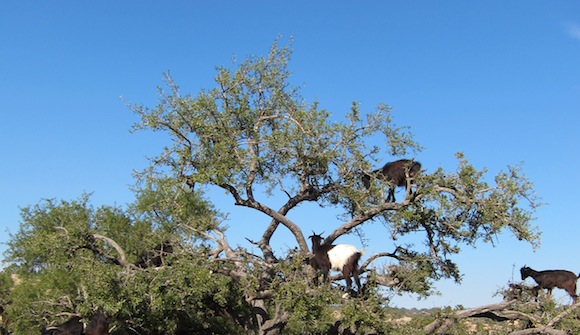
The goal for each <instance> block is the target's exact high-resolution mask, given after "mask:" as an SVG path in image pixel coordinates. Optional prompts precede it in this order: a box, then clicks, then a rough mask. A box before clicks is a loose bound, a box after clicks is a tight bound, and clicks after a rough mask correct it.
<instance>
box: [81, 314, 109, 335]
mask: <svg viewBox="0 0 580 335" xmlns="http://www.w3.org/2000/svg"><path fill="white" fill-rule="evenodd" d="M107 334H109V320H107V317H106V316H105V314H103V312H101V311H97V312H96V313H95V314H93V316H92V317H91V320H90V321H89V323H88V324H87V326H86V327H85V335H107Z"/></svg>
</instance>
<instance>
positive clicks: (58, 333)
mask: <svg viewBox="0 0 580 335" xmlns="http://www.w3.org/2000/svg"><path fill="white" fill-rule="evenodd" d="M41 333H42V335H81V334H82V333H83V323H82V322H81V317H80V316H78V315H75V316H73V317H71V318H70V319H68V320H67V321H66V322H64V323H61V324H60V325H56V326H52V327H46V328H43V329H42V330H41Z"/></svg>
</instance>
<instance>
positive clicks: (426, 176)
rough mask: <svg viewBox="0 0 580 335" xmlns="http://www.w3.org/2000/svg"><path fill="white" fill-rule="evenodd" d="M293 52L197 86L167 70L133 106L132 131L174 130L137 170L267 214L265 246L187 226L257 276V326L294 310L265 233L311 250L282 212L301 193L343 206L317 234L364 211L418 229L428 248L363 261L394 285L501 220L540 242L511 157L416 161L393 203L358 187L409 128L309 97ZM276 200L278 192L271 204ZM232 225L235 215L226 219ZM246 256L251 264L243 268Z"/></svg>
mask: <svg viewBox="0 0 580 335" xmlns="http://www.w3.org/2000/svg"><path fill="white" fill-rule="evenodd" d="M290 56H291V50H290V48H289V47H279V46H278V45H277V44H276V43H275V44H274V45H273V47H272V48H271V50H270V51H269V53H268V54H267V55H266V56H265V57H250V58H249V59H247V60H246V61H244V62H242V63H241V64H239V66H238V67H237V68H236V69H234V70H232V69H229V68H226V67H220V68H218V69H217V75H216V77H215V82H216V84H215V86H214V87H213V88H210V89H207V90H201V91H200V92H198V93H196V94H195V95H190V94H183V93H181V92H180V88H179V87H178V85H177V84H175V83H174V81H173V80H172V78H171V77H170V76H169V75H166V77H165V82H166V84H167V85H166V87H165V89H161V90H160V103H159V105H158V106H156V107H154V108H147V107H143V106H139V105H138V106H134V107H133V108H134V110H135V111H136V113H137V114H138V115H139V116H140V118H141V122H140V123H139V124H137V125H136V127H135V129H137V130H139V129H146V130H151V131H155V132H162V133H164V134H166V135H167V136H168V137H169V139H170V140H171V145H170V146H167V147H165V148H164V149H163V151H162V152H161V153H160V154H159V156H158V157H156V158H154V159H152V165H151V167H150V169H149V170H147V171H144V173H143V174H142V176H143V178H146V179H147V178H149V179H150V180H155V179H156V178H169V179H172V180H175V181H176V182H177V183H181V184H183V185H188V186H189V187H191V188H195V187H202V186H211V187H217V188H221V189H223V190H224V191H225V192H226V193H227V194H228V195H229V196H231V201H232V203H234V204H235V205H237V206H243V207H247V208H249V209H252V210H255V211H258V212H261V213H263V214H265V215H267V216H268V217H269V218H270V222H269V225H268V226H267V228H266V229H265V230H264V232H263V234H262V235H261V236H259V237H256V238H254V239H252V238H250V239H252V243H254V244H255V245H256V246H257V247H259V250H260V251H261V255H249V254H247V253H246V251H244V250H233V249H232V248H230V247H229V243H228V239H227V238H226V236H225V235H224V234H222V233H221V232H220V231H219V230H217V229H216V230H214V232H213V233H212V232H209V231H207V230H206V231H205V232H201V231H200V230H199V229H198V228H196V227H190V228H191V229H192V230H193V231H198V232H201V233H203V234H205V235H206V237H208V238H209V239H211V240H213V241H214V242H215V244H214V248H215V249H214V250H215V252H214V255H215V256H216V257H218V258H223V260H224V261H226V260H227V261H229V262H231V264H232V269H231V275H232V276H233V277H234V278H238V279H239V280H247V278H248V277H252V278H253V279H252V280H254V282H253V285H254V289H255V292H254V293H252V294H249V292H250V291H248V292H247V293H248V294H247V299H248V301H251V302H252V304H253V305H254V306H259V307H261V308H262V313H261V314H260V315H258V316H259V323H260V325H261V330H262V332H263V333H268V332H269V330H271V329H273V331H278V330H279V329H282V328H283V327H284V325H285V324H287V323H288V322H289V320H290V319H291V317H292V313H293V312H296V311H295V310H290V309H289V308H288V306H286V305H284V304H283V303H282V302H280V301H276V297H277V294H278V293H276V292H275V291H273V287H274V286H275V284H276V283H278V281H279V280H280V277H281V276H280V271H281V270H280V269H279V268H278V267H279V266H280V264H283V263H287V262H288V259H287V257H288V255H285V257H284V258H282V259H281V258H280V257H276V255H275V254H274V253H273V251H272V247H271V240H272V237H273V236H274V234H276V233H278V232H279V231H280V230H287V231H289V232H290V233H291V234H292V236H293V238H294V243H295V245H296V248H297V254H298V255H302V258H303V259H306V258H307V257H308V256H307V255H308V253H309V245H308V243H307V238H306V235H305V234H306V233H309V232H310V230H311V228H312V227H309V226H307V225H305V224H303V223H301V222H294V221H293V220H291V219H290V218H289V213H290V212H291V211H293V210H300V208H298V206H299V205H300V204H303V203H306V202H313V203H317V204H319V205H321V206H322V207H334V208H335V209H336V210H337V211H339V212H340V213H341V214H340V217H341V218H342V219H343V222H341V224H338V225H337V226H336V227H335V229H334V230H333V231H331V232H329V234H328V236H327V238H326V240H325V243H331V242H333V241H334V240H336V239H337V238H338V237H340V236H342V235H344V234H349V233H353V232H357V231H364V229H365V224H366V223H368V222H371V221H382V222H383V224H384V225H385V226H386V227H387V228H388V231H389V232H390V237H389V238H390V239H392V240H393V241H396V240H397V239H398V238H400V237H402V236H405V235H414V236H415V237H416V238H421V239H423V240H424V245H425V246H426V248H422V247H421V246H419V247H410V246H406V245H399V246H397V247H396V248H395V250H385V252H383V253H377V254H374V255H370V256H369V258H368V260H367V261H366V262H365V263H364V264H363V271H367V272H370V273H372V276H371V277H369V281H371V279H372V283H374V284H375V285H379V286H384V287H387V288H389V289H392V290H396V291H409V292H416V293H419V294H421V295H426V294H429V293H430V292H431V288H432V283H433V282H434V281H436V280H438V279H441V278H452V279H454V280H456V281H459V280H460V278H461V275H460V271H459V269H458V267H457V264H456V263H455V262H454V261H453V256H454V255H455V254H457V253H459V252H460V250H461V247H462V246H464V245H475V244H476V243H480V242H487V243H490V242H492V241H493V238H494V237H495V236H496V235H497V234H499V233H501V232H503V231H505V230H508V231H509V232H511V233H512V234H513V235H515V237H516V238H517V239H519V240H525V241H527V242H529V243H531V244H532V245H534V246H535V245H537V243H538V238H539V237H538V233H537V232H536V231H535V229H534V228H533V227H532V226H530V220H531V219H532V213H533V211H534V209H535V208H536V206H537V205H538V202H537V199H536V198H535V196H534V193H533V189H532V185H531V183H530V182H529V181H528V180H527V179H526V178H525V176H524V175H523V174H522V172H521V170H520V168H519V167H508V168H507V171H504V172H500V173H499V174H498V175H497V176H495V179H494V182H493V183H492V184H490V183H489V181H488V179H489V177H487V176H486V175H485V172H486V171H485V170H483V171H480V170H477V169H475V168H474V167H473V166H472V165H471V164H469V162H468V160H467V159H465V157H464V156H463V155H462V154H457V160H458V167H457V169H456V170H455V171H452V172H447V171H444V170H443V169H437V170H436V171H424V173H423V174H422V175H421V177H419V178H416V180H415V183H416V187H413V189H412V191H411V188H409V187H408V188H407V192H406V197H405V198H404V199H399V200H400V201H398V202H386V201H385V198H386V194H387V192H388V189H389V187H390V185H389V183H388V182H385V181H384V180H381V179H380V178H372V180H371V187H370V188H368V189H367V188H366V187H364V186H363V183H362V180H361V179H362V178H361V177H362V176H363V175H365V174H370V173H371V172H372V170H373V169H375V168H376V165H377V164H378V163H379V162H385V161H386V160H395V159H397V158H398V157H405V156H409V155H411V154H413V155H414V154H415V153H416V152H418V151H420V150H421V148H420V146H419V145H418V144H417V143H416V142H415V141H414V139H413V138H412V136H411V134H410V133H409V132H408V128H406V127H398V126H396V125H395V124H394V122H393V120H392V119H391V115H390V108H389V107H388V106H386V105H384V104H381V105H379V106H378V107H377V108H376V110H374V111H372V112H370V113H368V114H366V115H363V113H362V112H361V111H360V109H359V106H358V104H356V103H353V104H352V107H351V109H350V112H349V113H347V115H344V117H343V118H339V117H338V116H336V115H331V113H330V112H328V111H326V110H324V109H322V108H321V107H320V106H319V104H318V103H317V102H313V103H307V102H305V101H304V99H303V98H302V97H301V96H300V93H299V89H298V88H296V87H295V86H293V85H292V84H291V82H290V72H289V70H288V68H287V66H288V62H289V60H290ZM377 139H379V140H378V141H377ZM184 192H185V191H184ZM272 198H275V199H281V198H283V199H285V202H284V203H283V205H282V206H277V207H273V206H272V205H270V203H271V202H272V203H276V202H275V201H271V199H272ZM215 205H216V206H218V207H219V206H220V205H219V204H215ZM230 224H231V225H235V224H242V223H238V222H236V218H235V217H232V218H230ZM387 236H388V235H387ZM381 257H385V258H388V259H390V261H389V262H390V264H391V265H390V266H388V267H386V268H380V267H378V268H377V267H375V266H374V261H375V260H376V259H378V258H381ZM250 263H251V264H252V266H251V267H250V269H251V270H250V271H251V272H253V273H250V272H248V271H249V270H248V269H249V268H248V264H250ZM256 270H258V271H257V272H256ZM256 273H259V274H260V275H259V276H258V275H256ZM287 277H288V276H287V275H286V274H285V275H284V276H283V278H287ZM302 292H306V291H302Z"/></svg>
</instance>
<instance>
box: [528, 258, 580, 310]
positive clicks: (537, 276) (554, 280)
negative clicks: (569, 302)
mask: <svg viewBox="0 0 580 335" xmlns="http://www.w3.org/2000/svg"><path fill="white" fill-rule="evenodd" d="M520 273H521V275H522V280H526V278H528V277H532V278H534V280H535V281H536V283H538V286H536V287H535V288H534V292H535V294H536V295H537V294H538V290H541V289H547V290H548V301H550V298H551V296H552V289H553V288H554V287H557V288H561V289H564V290H566V292H568V294H569V295H570V296H571V297H572V299H574V302H576V300H577V298H578V295H577V294H576V281H577V280H578V277H580V275H578V276H576V274H574V273H572V272H570V271H566V270H545V271H536V270H534V269H532V268H530V267H528V266H524V267H523V268H521V269H520Z"/></svg>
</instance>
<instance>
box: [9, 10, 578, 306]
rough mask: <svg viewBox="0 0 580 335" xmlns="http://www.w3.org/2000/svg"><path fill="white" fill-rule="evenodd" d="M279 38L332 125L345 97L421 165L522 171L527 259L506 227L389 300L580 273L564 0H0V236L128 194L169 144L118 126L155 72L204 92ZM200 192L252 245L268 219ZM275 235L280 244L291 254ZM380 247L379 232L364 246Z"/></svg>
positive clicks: (308, 213)
mask: <svg viewBox="0 0 580 335" xmlns="http://www.w3.org/2000/svg"><path fill="white" fill-rule="evenodd" d="M278 36H281V37H280V41H281V43H283V44H285V43H286V42H287V41H288V39H289V38H290V37H292V40H293V42H292V46H293V49H294V54H293V57H292V61H291V63H290V69H291V70H292V72H293V77H292V81H293V83H295V84H296V85H301V86H302V94H303V96H304V97H305V98H306V99H307V100H309V101H312V100H314V99H317V100H318V101H320V105H321V107H322V108H325V109H327V110H328V111H330V112H331V113H332V114H333V117H337V118H340V117H341V116H342V115H343V114H344V113H345V112H346V111H348V110H349V108H350V105H351V102H352V101H358V102H360V104H361V108H362V109H363V111H368V112H371V111H372V110H374V108H375V107H376V106H377V104H378V103H380V102H384V103H387V104H389V105H391V106H392V107H393V116H394V119H395V122H396V123H397V124H398V125H401V126H403V125H408V126H410V127H411V131H412V133H413V134H414V135H415V139H416V140H417V141H418V142H419V143H420V144H421V145H422V146H423V147H424V151H422V152H421V153H419V154H418V155H417V159H418V160H420V161H421V162H422V163H423V166H424V168H426V169H427V171H433V170H435V169H436V168H437V167H439V166H442V167H443V168H445V169H447V170H451V171H452V170H453V169H454V168H455V167H456V160H455V157H454V154H455V152H458V151H461V152H463V153H464V154H465V155H466V157H467V158H468V159H469V160H470V161H471V162H472V163H473V164H474V165H475V166H476V167H477V168H487V169H488V170H489V174H490V178H491V177H492V176H493V175H495V174H496V173H497V172H498V171H500V170H505V168H506V167H507V166H508V165H514V164H520V163H522V164H523V167H524V172H525V173H526V175H527V176H528V177H529V178H530V179H531V180H532V181H533V182H534V184H535V186H536V191H537V194H538V195H539V196H540V197H541V198H542V199H543V201H544V202H545V203H546V206H544V207H542V208H540V209H539V211H538V212H537V213H536V217H537V219H536V220H535V221H534V224H535V225H536V226H538V228H539V229H540V230H541V231H542V232H543V234H542V245H541V247H540V248H539V249H538V250H537V251H535V252H534V251H533V250H532V248H531V246H530V245H528V244H524V243H522V242H519V241H518V240H517V239H515V238H513V237H511V236H510V235H509V234H507V233H506V234H504V235H500V236H498V239H497V245H496V247H495V248H494V247H491V246H489V245H480V246H478V247H477V248H475V249H473V248H471V247H465V248H464V251H463V253H462V254H461V255H460V256H458V257H457V261H458V262H459V265H460V268H461V270H462V271H463V273H464V280H463V283H462V284H461V285H460V286H458V285H455V284H452V283H448V282H445V281H443V282H440V283H438V285H437V288H438V289H439V290H440V291H441V295H440V296H436V297H433V298H429V299H427V300H422V301H417V300H416V297H412V296H411V297H408V296H403V297H395V299H394V300H393V303H394V304H395V305H398V306H404V307H418V308H420V307H434V306H442V305H451V306H454V305H458V304H462V305H464V306H468V307H471V306H477V305H482V304H486V303H493V302H497V301H498V300H499V299H501V298H499V297H493V296H492V295H493V293H494V292H495V291H496V290H497V289H498V288H500V287H502V286H505V285H506V283H507V282H508V281H509V280H511V279H512V278H514V279H516V280H518V279H519V278H518V273H517V270H518V269H519V267H521V266H523V265H524V264H527V265H529V266H531V267H533V268H536V269H547V268H562V269H569V270H571V271H573V272H580V261H578V258H577V257H575V256H573V255H577V254H578V251H579V250H578V249H579V248H580V247H579V246H578V243H577V241H578V236H580V222H579V221H578V218H577V215H576V208H577V203H578V201H577V200H576V199H575V196H574V194H575V190H578V189H580V177H579V174H578V173H577V172H576V170H577V168H576V166H578V165H580V159H579V156H580V155H579V149H578V145H579V144H580V135H579V132H578V124H579V121H580V116H579V115H580V113H579V112H580V2H577V1H550V2H547V1H535V0H532V1H509V2H506V1H486V2H483V1H479V2H475V1H437V2H435V1H414V2H411V1H398V2H395V1H366V2H357V3H354V2H346V1H340V2H337V1H293V2H281V1H247V2H246V1H244V2H242V1H211V2H210V1H204V2H201V1H199V2H194V1H171V2H160V1H158V2H153V1H99V2H96V1H94V2H88V1H87V2H79V1H58V2H56V1H55V2H49V1H26V2H25V1H11V0H9V1H2V2H1V3H0V101H1V103H0V112H1V114H0V115H1V116H2V120H1V122H0V157H2V164H0V190H1V191H0V242H5V241H6V240H7V239H8V233H9V232H11V233H15V232H16V231H17V227H18V223H19V220H20V210H19V208H21V207H25V206H28V205H32V204H36V203H38V202H39V201H40V200H41V199H44V198H56V199H65V200H72V199H77V198H78V197H79V196H80V195H81V194H83V192H93V196H92V198H91V199H92V203H93V204H94V205H95V206H98V205H101V204H106V205H113V204H117V205H119V206H124V205H125V204H127V203H130V202H132V201H133V194H132V193H131V191H130V190H129V187H130V185H132V184H133V182H134V178H133V176H132V172H133V170H139V169H143V168H144V167H146V166H147V160H146V157H147V156H149V157H151V156H154V155H155V154H157V153H159V152H160V150H161V147H162V144H163V143H164V141H163V137H160V136H156V135H152V134H148V133H136V134H130V133H129V129H130V128H131V126H132V125H133V124H134V123H135V122H136V121H137V119H136V116H135V115H134V114H133V113H132V112H131V111H130V110H129V109H128V108H127V107H126V105H127V104H129V103H143V104H145V105H147V106H153V105H154V104H155V103H156V101H157V94H156V88H157V87H158V86H160V85H162V74H163V73H164V72H166V71H168V70H169V71H171V74H172V76H173V78H174V80H175V81H176V82H177V83H178V84H179V85H180V86H181V87H182V90H183V91H185V92H189V93H192V94H195V93H196V92H197V91H198V90H199V89H200V88H209V87H211V86H212V85H213V77H214V75H215V70H214V67H215V66H221V65H225V66H230V65H231V63H232V59H233V58H234V57H235V58H237V59H240V60H241V59H244V58H246V57H247V56H249V55H261V54H265V53H266V52H267V50H268V49H269V47H270V45H271V44H272V43H273V41H274V40H275V39H276V38H277V37H278ZM121 97H122V98H121ZM387 160H388V157H386V158H385V162H386V161H387ZM209 192H210V194H211V196H212V199H213V200H214V201H215V202H216V205H217V206H218V207H219V208H222V210H224V211H226V212H230V213H231V215H230V218H231V220H230V221H229V222H228V224H229V225H230V227H231V228H230V231H229V232H230V240H231V242H232V244H236V243H240V244H242V245H244V243H245V240H244V237H248V238H252V239H256V238H257V237H258V236H259V235H260V232H261V229H263V227H264V226H265V225H266V224H267V222H268V220H267V218H264V217H261V216H257V217H256V216H253V215H252V214H251V213H248V211H244V210H243V209H239V208H233V207H232V206H231V202H232V201H231V200H230V199H228V198H226V197H225V196H224V195H223V194H221V193H219V192H215V194H214V193H211V192H213V191H212V190H209ZM268 201H271V200H268ZM300 211H301V212H300V213H296V217H294V218H293V219H295V220H296V222H298V223H300V224H301V225H302V226H303V227H304V228H303V229H305V230H307V231H308V229H310V228H312V229H315V230H327V231H329V230H331V229H332V227H335V226H336V225H338V224H339V223H340V221H338V220H337V219H335V218H334V216H332V215H328V213H325V212H324V211H322V210H320V209H319V208H318V207H316V206H312V207H310V206H304V207H303V208H302V207H301V208H300ZM319 228H320V229H319ZM367 229H368V231H369V236H373V237H375V236H379V237H380V236H382V235H380V234H384V231H382V233H375V229H376V231H377V232H378V231H380V227H375V226H373V225H369V226H368V227H367ZM248 235H249V236H248ZM385 235H386V234H385ZM277 239H278V240H276V241H275V242H276V243H277V244H278V245H279V246H278V248H279V250H282V249H283V248H284V247H287V246H290V247H292V246H293V245H292V240H290V239H288V240H286V239H285V237H284V234H280V236H279V237H277ZM343 241H348V238H345V239H344V240H339V242H343ZM350 242H352V243H355V244H356V243H359V244H360V241H357V240H356V239H354V240H352V241H350ZM392 246H393V244H392V241H389V240H387V239H384V240H383V239H376V240H373V242H372V243H370V244H369V246H368V248H367V253H368V254H369V253H372V252H378V251H379V250H384V249H386V250H388V251H390V250H393V247H392ZM381 248H382V249H381ZM3 249H4V246H0V250H3ZM368 254H367V255H368ZM562 255H572V256H562ZM514 269H515V272H514ZM512 275H513V276H514V277H512ZM559 297H560V298H559V299H560V300H561V301H562V302H564V303H568V302H569V300H567V298H566V297H565V296H564V295H559Z"/></svg>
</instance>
